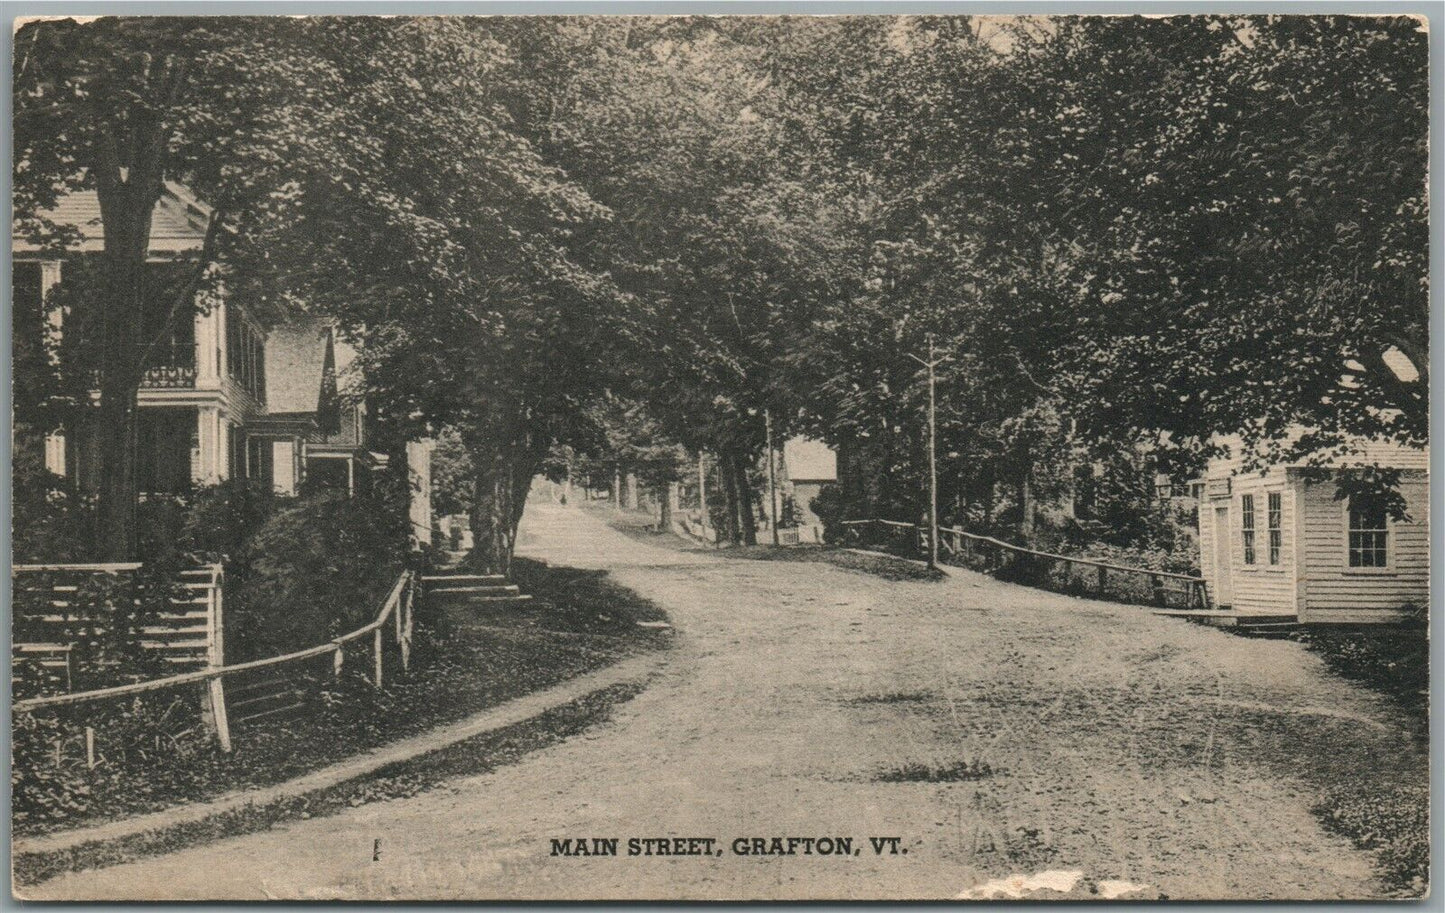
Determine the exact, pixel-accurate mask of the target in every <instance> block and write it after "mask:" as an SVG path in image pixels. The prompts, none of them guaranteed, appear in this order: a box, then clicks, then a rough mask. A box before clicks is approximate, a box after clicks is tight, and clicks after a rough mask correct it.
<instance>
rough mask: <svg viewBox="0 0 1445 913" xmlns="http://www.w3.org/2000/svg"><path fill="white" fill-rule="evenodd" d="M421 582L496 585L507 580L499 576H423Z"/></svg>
mask: <svg viewBox="0 0 1445 913" xmlns="http://www.w3.org/2000/svg"><path fill="white" fill-rule="evenodd" d="M421 582H422V583H425V584H433V583H445V584H448V585H455V584H463V583H469V584H480V585H496V584H503V583H506V582H507V578H506V577H503V576H502V575H501V574H424V575H422V578H421Z"/></svg>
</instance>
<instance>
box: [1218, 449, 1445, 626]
mask: <svg viewBox="0 0 1445 913" xmlns="http://www.w3.org/2000/svg"><path fill="white" fill-rule="evenodd" d="M1352 449H1353V452H1352V453H1351V454H1349V455H1348V456H1345V457H1336V458H1332V459H1328V460H1316V461H1309V460H1300V461H1298V462H1290V463H1284V464H1276V465H1271V466H1269V467H1268V468H1267V469H1265V470H1264V471H1246V470H1245V468H1244V466H1243V464H1242V461H1241V460H1240V459H1239V458H1238V456H1234V457H1229V458H1223V459H1217V460H1214V461H1213V462H1211V463H1210V465H1209V467H1208V470H1207V472H1206V474H1205V476H1204V478H1203V479H1201V480H1200V481H1199V482H1198V483H1197V484H1196V489H1197V490H1198V492H1199V547H1200V568H1201V570H1202V571H1203V576H1204V580H1205V584H1206V587H1207V588H1208V592H1209V595H1210V599H1211V602H1212V603H1213V605H1214V606H1215V607H1217V608H1228V609H1230V610H1232V611H1233V612H1235V613H1237V614H1238V615H1240V616H1242V617H1249V616H1281V617H1282V618H1290V619H1295V620H1298V621H1300V622H1303V623H1312V622H1347V623H1368V622H1388V621H1398V620H1401V619H1402V618H1404V617H1406V616H1408V615H1411V614H1413V613H1416V612H1418V611H1421V610H1423V609H1425V608H1426V607H1427V606H1428V605H1429V598H1430V592H1429V590H1430V542H1429V495H1430V491H1429V453H1428V451H1426V450H1424V449H1420V448H1413V447H1404V446H1400V445H1396V444H1389V443H1383V442H1360V443H1358V444H1356V445H1355V446H1354V447H1353V448H1352ZM1232 452H1233V453H1234V454H1238V452H1239V450H1238V447H1237V446H1235V447H1233V448H1232ZM1359 466H1380V467H1386V468H1391V469H1395V470H1399V472H1400V494H1401V495H1402V497H1403V498H1404V502H1405V507H1406V513H1407V518H1406V519H1396V518H1393V517H1391V516H1390V515H1389V513H1388V512H1387V511H1386V510H1385V508H1384V506H1383V505H1382V504H1381V503H1379V502H1378V499H1373V498H1364V497H1361V498H1340V497H1339V494H1340V491H1341V489H1340V486H1339V485H1338V478H1339V473H1341V472H1344V471H1347V470H1348V469H1350V468H1351V467H1359Z"/></svg>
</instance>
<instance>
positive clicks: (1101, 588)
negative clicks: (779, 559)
mask: <svg viewBox="0 0 1445 913" xmlns="http://www.w3.org/2000/svg"><path fill="white" fill-rule="evenodd" d="M841 525H842V526H843V528H844V537H845V541H846V542H847V544H849V545H854V546H860V547H871V548H877V549H879V550H882V551H887V552H890V553H893V554H900V555H903V556H905V557H918V556H920V555H924V554H927V551H928V529H927V527H924V526H921V525H919V524H915V523H901V522H899V521H896V520H879V519H871V520H845V521H843V522H842V524H841ZM938 555H939V560H940V561H942V562H944V563H945V564H950V565H957V566H960V567H967V568H969V569H971V570H978V571H983V572H985V573H988V574H992V575H993V576H996V577H999V578H1000V579H1006V580H1010V581H1013V582H1016V583H1022V584H1027V585H1030V586H1037V587H1039V588H1041V589H1047V590H1053V591H1055V592H1061V593H1068V594H1070V595H1087V596H1093V597H1095V598H1098V599H1108V600H1112V601H1115V602H1128V603H1134V604H1138V605H1153V606H1158V607H1160V608H1174V609H1208V608H1210V605H1209V598H1208V593H1207V592H1206V590H1205V585H1204V579H1203V578H1202V577H1195V576H1192V575H1190V574H1177V573H1172V572H1169V571H1154V570H1149V569H1147V568H1137V567H1127V566H1125V565H1122V564H1113V563H1110V562H1107V561H1098V560H1096V559H1093V558H1081V557H1077V556H1074V555H1059V554H1055V553H1053V552H1043V551H1038V550H1036V549H1031V548H1024V547H1023V546H1021V545H1014V544H1012V543H1009V542H1004V541H1002V540H1000V539H995V538H993V537H992V536H981V535H979V534H977V533H970V532H965V531H964V530H961V529H957V528H954V527H939V530H938Z"/></svg>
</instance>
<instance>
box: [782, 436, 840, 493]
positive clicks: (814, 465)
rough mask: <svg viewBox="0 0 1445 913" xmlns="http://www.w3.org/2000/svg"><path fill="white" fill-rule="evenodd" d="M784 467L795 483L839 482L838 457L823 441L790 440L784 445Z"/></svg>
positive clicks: (802, 438) (800, 438) (796, 438)
mask: <svg viewBox="0 0 1445 913" xmlns="http://www.w3.org/2000/svg"><path fill="white" fill-rule="evenodd" d="M783 466H784V467H785V470H786V472H787V474H788V478H789V479H790V480H792V481H794V482H835V481H837V480H838V455H837V454H836V453H834V452H833V448H832V447H829V446H828V445H827V444H825V443H823V442H822V441H814V440H811V439H809V438H805V437H795V438H789V439H788V440H787V441H785V442H784V443H783Z"/></svg>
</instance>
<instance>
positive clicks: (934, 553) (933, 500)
mask: <svg viewBox="0 0 1445 913" xmlns="http://www.w3.org/2000/svg"><path fill="white" fill-rule="evenodd" d="M908 357H909V358H911V359H913V360H914V361H916V362H918V363H919V364H921V365H923V366H924V367H925V368H927V369H928V566H929V567H930V568H936V567H938V399H937V394H936V388H937V386H938V378H937V374H936V372H935V370H934V369H935V368H937V367H938V366H939V365H940V364H942V363H943V362H944V361H947V358H946V357H945V358H935V357H934V352H933V334H932V333H929V334H928V360H927V361H924V360H923V359H922V358H919V357H918V356H917V355H914V354H912V353H909V355H908Z"/></svg>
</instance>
